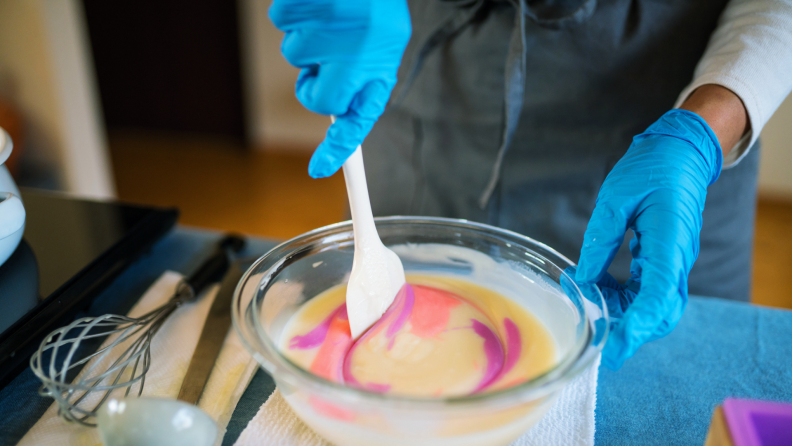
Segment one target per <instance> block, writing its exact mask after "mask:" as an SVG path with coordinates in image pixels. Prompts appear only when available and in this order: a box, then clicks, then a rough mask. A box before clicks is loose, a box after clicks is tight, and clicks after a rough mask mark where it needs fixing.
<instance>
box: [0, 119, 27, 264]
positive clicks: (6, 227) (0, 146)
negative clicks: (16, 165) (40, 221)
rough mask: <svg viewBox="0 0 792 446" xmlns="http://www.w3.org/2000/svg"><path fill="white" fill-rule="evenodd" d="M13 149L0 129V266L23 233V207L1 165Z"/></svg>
mask: <svg viewBox="0 0 792 446" xmlns="http://www.w3.org/2000/svg"><path fill="white" fill-rule="evenodd" d="M13 147H14V145H13V143H12V142H11V137H10V136H8V133H6V131H5V130H3V129H2V128H0V265H2V264H3V263H4V262H5V261H6V260H8V258H9V257H11V254H13V252H14V251H15V250H16V248H17V246H18V245H19V242H20V240H22V233H24V232H25V207H24V206H23V205H22V199H21V198H20V195H19V189H18V188H17V186H16V184H15V183H14V179H13V178H11V174H10V173H9V172H8V169H7V168H6V166H4V165H3V163H5V162H6V160H7V159H8V157H9V156H11V149H13Z"/></svg>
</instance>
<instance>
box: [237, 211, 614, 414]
mask: <svg viewBox="0 0 792 446" xmlns="http://www.w3.org/2000/svg"><path fill="white" fill-rule="evenodd" d="M374 220H375V222H377V223H383V224H400V223H413V224H442V225H450V226H452V227H453V226H456V227H460V226H461V227H464V228H466V229H474V230H485V231H489V232H495V233H496V235H507V236H509V237H514V238H517V239H520V240H521V241H522V242H527V246H526V247H527V248H528V249H530V250H531V251H533V253H532V254H534V255H537V256H539V257H540V258H541V259H542V260H544V261H546V262H548V263H550V264H551V265H553V266H555V267H556V268H558V269H559V270H560V271H561V274H562V275H563V276H565V277H566V278H567V279H569V283H570V284H571V285H573V286H574V289H575V290H576V291H577V293H578V294H579V297H580V299H581V300H582V301H586V300H588V299H587V298H586V296H585V295H584V294H583V292H582V291H581V290H580V289H579V287H578V285H577V283H576V282H575V281H574V279H573V278H571V277H569V275H568V274H567V273H566V267H562V266H560V265H557V264H556V263H555V262H553V261H551V260H550V259H548V258H546V257H545V256H544V255H542V254H541V253H539V252H535V250H534V249H533V248H535V247H539V248H542V249H545V250H547V251H548V252H549V253H550V254H552V255H555V256H558V257H559V258H560V259H561V260H563V261H565V262H567V263H568V266H575V263H574V262H572V261H571V260H569V258H567V257H566V256H564V255H563V254H561V253H560V252H558V251H556V250H555V249H553V248H551V247H549V246H548V245H546V244H544V243H542V242H539V241H536V240H534V239H532V238H530V237H527V236H525V235H522V234H519V233H517V232H514V231H510V230H508V229H503V228H499V227H496V226H491V225H488V224H484V223H478V222H473V221H469V220H464V219H454V218H445V217H417V216H388V217H377V218H375V219H374ZM351 225H352V221H351V220H347V221H342V222H339V223H334V224H331V225H327V226H323V227H320V228H317V229H314V230H311V231H308V232H306V233H303V234H300V235H298V236H296V237H293V238H291V239H289V240H286V241H284V242H282V243H280V244H278V245H277V246H275V247H273V248H272V249H270V250H269V251H268V252H267V253H266V254H264V255H263V256H261V257H259V258H258V259H257V260H256V261H255V262H253V263H252V264H251V265H250V267H249V268H248V269H247V271H245V273H244V274H243V276H242V278H241V279H240V281H239V283H238V284H237V287H236V289H235V290H234V295H233V301H232V309H231V314H232V320H233V325H234V328H235V329H236V331H237V334H238V335H239V337H240V339H241V340H242V343H243V345H244V346H245V348H246V349H247V350H248V351H249V352H250V353H251V354H252V356H253V357H254V358H255V359H256V361H257V362H258V363H259V365H260V366H261V367H263V368H264V369H265V370H266V371H267V372H268V373H270V374H271V375H272V376H273V378H275V379H276V380H281V379H282V380H284V381H286V382H287V383H289V384H290V385H293V386H295V387H296V388H299V389H301V390H305V389H306V388H313V389H316V390H317V391H318V392H323V393H328V392H329V393H330V394H333V395H334V396H339V397H342V398H344V399H346V400H353V401H354V402H365V403H375V404H376V403H383V402H387V403H388V404H389V405H395V407H400V406H406V407H410V408H415V406H416V405H418V406H420V407H421V408H422V409H431V408H433V407H436V408H442V409H446V410H447V409H448V407H449V405H450V406H454V407H460V406H466V405H469V404H475V405H477V406H479V407H480V405H481V404H482V403H484V402H486V403H496V404H497V403H499V402H506V401H508V402H513V400H514V399H517V400H520V401H531V400H537V399H539V398H542V397H543V396H547V395H549V394H552V393H554V392H555V391H556V390H558V389H560V388H561V387H562V386H563V385H565V384H566V383H567V382H569V381H571V380H572V379H573V378H575V377H576V376H577V375H578V374H580V373H581V372H582V371H583V370H585V369H586V368H587V367H589V366H590V365H591V364H592V363H594V361H595V360H596V359H597V357H598V356H599V352H600V351H601V350H602V348H603V346H604V344H605V341H606V340H607V337H608V331H609V324H608V323H605V324H604V327H601V329H602V330H604V333H602V335H601V336H597V338H598V339H599V341H598V342H596V344H594V333H593V332H592V330H594V329H595V328H596V327H595V326H594V325H595V324H594V323H593V319H592V318H591V317H589V316H590V315H589V311H590V310H589V308H587V306H586V305H583V311H584V313H583V317H584V319H586V320H587V322H588V323H587V324H586V326H585V327H586V334H585V335H584V339H583V341H582V342H576V344H578V343H579V344H580V345H579V346H578V345H575V348H576V349H577V350H576V351H571V352H570V353H568V354H567V355H565V357H563V358H561V360H559V361H558V363H556V364H555V365H554V366H553V367H552V368H550V369H549V370H547V371H546V372H544V373H542V374H540V375H537V376H535V377H533V378H531V379H530V380H528V381H525V382H522V383H520V384H517V385H514V386H510V387H506V388H503V389H498V390H493V391H487V392H482V393H476V394H471V395H461V396H449V397H442V398H437V397H415V396H405V395H391V394H381V393H375V392H371V391H368V390H365V389H359V388H355V387H351V386H345V385H343V384H340V383H336V382H333V381H330V380H327V379H325V378H322V377H319V376H316V375H314V374H313V373H311V372H309V371H308V370H305V369H303V368H302V367H300V366H299V365H297V364H296V363H294V362H292V361H291V360H290V359H289V358H287V357H286V356H285V355H283V354H282V353H281V352H280V350H279V349H278V347H277V345H275V343H274V342H273V341H272V339H270V338H269V336H265V337H263V338H262V336H261V334H262V333H261V330H259V328H260V327H258V326H257V327H252V331H253V332H255V333H256V334H257V335H258V337H259V339H258V341H259V342H260V343H261V344H262V346H263V347H265V348H266V350H267V352H266V353H267V354H269V355H273V356H275V357H276V358H277V360H278V361H279V362H280V363H281V364H275V363H273V362H272V361H270V360H268V359H267V358H264V357H263V356H262V354H261V352H259V351H258V349H257V348H256V347H254V346H253V345H252V344H251V342H250V341H249V340H248V338H247V328H248V327H245V326H243V325H245V323H244V321H242V320H240V319H245V318H244V317H242V316H241V315H240V314H239V313H240V311H241V312H242V313H247V311H248V309H249V308H250V306H252V305H253V302H254V300H255V297H254V299H251V301H250V303H249V304H248V305H246V307H245V308H243V309H240V308H239V306H240V300H241V298H242V290H243V288H245V286H244V285H245V284H247V282H248V281H249V279H250V278H251V277H252V276H253V275H254V270H255V269H256V268H257V267H258V266H259V265H261V264H262V263H265V262H266V261H268V260H271V259H270V257H271V256H273V255H275V254H276V253H278V252H279V251H281V250H283V248H285V247H287V246H289V245H291V244H296V243H298V242H302V241H304V240H306V239H310V238H313V237H316V236H317V235H320V234H324V233H327V234H332V233H333V232H335V231H337V230H339V229H342V228H346V227H350V228H351ZM286 258H288V254H286V255H285V256H284V257H283V258H281V259H279V260H278V261H276V262H274V263H273V264H272V265H271V266H270V267H269V268H267V269H266V270H265V271H263V272H264V276H263V277H262V278H261V279H260V281H259V283H258V284H257V285H256V289H257V293H258V292H260V291H259V290H260V289H262V288H266V283H267V282H269V281H271V279H272V278H273V277H274V276H276V274H272V273H271V271H272V269H273V268H276V267H278V266H279V265H280V264H282V263H283V262H284V260H285V259H286ZM261 272H262V271H259V272H257V273H261ZM268 273H269V274H268ZM591 291H593V292H596V296H597V297H599V303H594V304H595V305H597V306H598V308H599V309H600V311H601V312H602V315H601V317H602V318H604V319H605V321H606V322H607V320H608V311H607V305H606V303H605V299H604V297H603V295H602V293H601V292H600V290H599V288H598V287H592V290H591ZM253 314H254V315H255V314H256V312H255V311H254V312H253ZM284 369H285V370H284ZM284 371H287V372H289V373H290V375H291V376H285V375H284V374H283V372H284Z"/></svg>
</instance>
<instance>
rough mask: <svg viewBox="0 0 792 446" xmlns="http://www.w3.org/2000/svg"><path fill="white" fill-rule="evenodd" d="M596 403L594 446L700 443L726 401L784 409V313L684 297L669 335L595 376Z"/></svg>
mask: <svg viewBox="0 0 792 446" xmlns="http://www.w3.org/2000/svg"><path fill="white" fill-rule="evenodd" d="M597 396H598V398H597V411H596V423H597V430H596V434H595V443H597V444H607V445H635V444H662V445H677V444H678V445H701V444H704V440H705V438H706V436H707V429H708V427H709V423H710V419H711V417H712V411H713V410H714V409H715V406H717V405H719V404H722V403H723V401H724V400H725V399H726V398H727V397H737V398H750V399H761V400H769V401H780V402H792V311H785V310H778V309H770V308H763V307H757V306H754V305H749V304H744V303H737V302H733V301H727V300H722V299H714V298H691V299H690V302H689V304H688V307H687V309H686V310H685V314H684V315H683V316H682V320H681V321H680V322H679V325H677V327H676V329H675V330H674V331H673V332H672V333H671V334H670V335H669V336H667V337H666V338H663V339H660V340H657V341H654V342H650V343H648V344H646V345H644V346H643V347H642V348H641V349H639V350H638V353H637V354H636V355H635V357H633V358H632V359H630V360H628V361H627V362H626V363H625V364H624V367H623V368H622V369H621V370H619V371H618V372H613V371H611V370H608V369H606V368H604V367H603V368H601V369H600V374H599V383H598V386H597Z"/></svg>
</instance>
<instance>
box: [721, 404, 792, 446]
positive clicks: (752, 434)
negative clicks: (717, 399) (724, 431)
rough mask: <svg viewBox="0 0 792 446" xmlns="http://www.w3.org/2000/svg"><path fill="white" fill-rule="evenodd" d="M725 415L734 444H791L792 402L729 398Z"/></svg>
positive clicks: (767, 445) (736, 445)
mask: <svg viewBox="0 0 792 446" xmlns="http://www.w3.org/2000/svg"><path fill="white" fill-rule="evenodd" d="M723 414H724V416H725V417H726V424H727V425H728V426H729V433H731V437H732V442H733V443H734V446H789V445H792V404H782V403H770V402H767V401H756V400H739V399H735V398H727V399H726V401H724V402H723Z"/></svg>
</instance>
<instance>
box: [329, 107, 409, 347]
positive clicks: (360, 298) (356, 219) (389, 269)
mask: <svg viewBox="0 0 792 446" xmlns="http://www.w3.org/2000/svg"><path fill="white" fill-rule="evenodd" d="M332 119H333V121H335V118H332ZM344 179H345V180H346V187H347V195H348V196H349V207H350V210H351V211H352V229H353V231H354V235H355V257H354V259H353V261H352V273H351V275H350V277H349V283H348V284H347V294H346V306H347V314H348V315H349V327H350V329H351V331H352V338H353V339H357V338H358V337H359V336H360V335H361V334H363V332H364V331H366V329H368V328H369V327H370V326H371V325H373V324H374V322H377V321H378V320H379V318H380V317H382V315H383V313H385V311H386V310H387V309H388V307H389V306H390V304H391V303H393V299H394V298H395V297H396V294H397V293H398V292H399V289H401V287H402V286H403V285H404V283H405V278H404V267H403V266H402V263H401V260H400V259H399V256H397V255H396V253H395V252H393V251H391V250H390V249H388V248H386V247H385V245H383V244H382V241H381V240H380V238H379V234H377V228H376V226H375V225H374V214H372V212H371V202H370V201H369V194H368V186H367V185H366V173H365V171H364V169H363V151H362V149H361V148H360V146H358V147H357V149H356V150H355V152H354V153H353V154H352V156H350V157H349V159H347V160H346V162H345V163H344Z"/></svg>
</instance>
